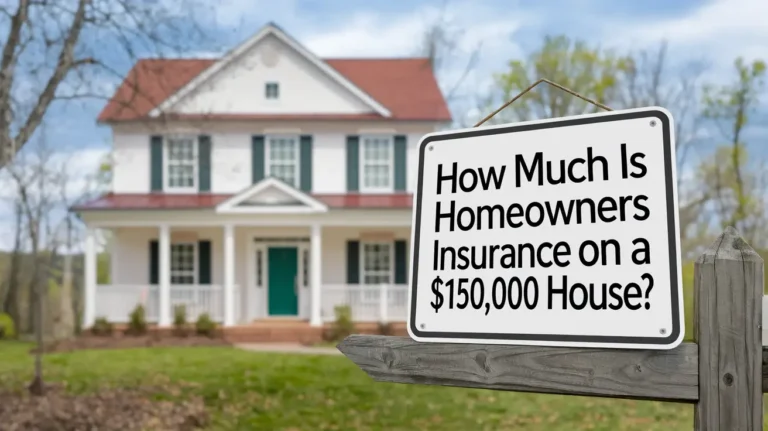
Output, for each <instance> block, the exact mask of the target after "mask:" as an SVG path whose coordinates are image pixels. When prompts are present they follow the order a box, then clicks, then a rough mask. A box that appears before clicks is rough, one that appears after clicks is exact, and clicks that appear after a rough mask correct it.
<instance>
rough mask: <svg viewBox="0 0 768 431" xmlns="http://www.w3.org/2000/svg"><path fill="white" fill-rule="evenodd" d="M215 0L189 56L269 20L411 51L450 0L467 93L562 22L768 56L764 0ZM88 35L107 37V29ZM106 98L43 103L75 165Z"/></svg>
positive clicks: (338, 52) (320, 47)
mask: <svg viewBox="0 0 768 431" xmlns="http://www.w3.org/2000/svg"><path fill="white" fill-rule="evenodd" d="M159 1H164V2H166V3H169V4H172V3H173V1H172V0H159ZM212 4H214V5H216V4H217V6H213V7H212V9H209V11H210V13H208V14H205V15H204V16H203V17H202V19H201V20H200V25H201V27H202V29H203V31H204V32H206V34H207V35H209V36H210V38H209V42H208V43H204V44H200V46H196V47H191V48H190V49H189V50H188V52H185V53H184V56H187V57H216V56H220V55H221V54H222V53H224V52H226V51H227V50H229V49H231V48H233V47H234V46H236V45H237V44H238V43H240V42H242V41H244V40H245V39H247V38H248V37H249V36H251V35H252V34H254V33H256V32H257V31H258V30H259V29H260V27H261V26H263V25H264V24H266V23H267V22H274V23H275V24H277V25H278V26H280V27H281V28H282V29H283V30H285V31H286V32H288V33H289V34H290V35H292V36H293V37H295V38H296V39H298V40H299V41H300V42H301V43H302V44H304V45H305V46H306V47H307V48H309V49H310V50H311V51H313V52H314V53H316V54H317V55H319V56H321V57H402V56H414V55H417V54H418V53H419V52H418V49H419V42H420V39H421V38H422V35H423V32H424V29H425V28H426V27H427V26H428V25H429V23H430V22H432V21H433V20H434V19H435V17H436V16H437V15H438V13H439V12H440V10H441V8H442V7H443V5H444V4H445V9H444V10H445V14H446V17H447V20H448V22H449V23H450V25H451V27H453V28H455V29H458V30H461V34H462V37H461V39H460V45H459V47H458V51H457V52H456V59H455V61H453V62H451V63H450V64H449V65H448V66H447V69H446V71H445V73H444V74H442V76H441V77H442V78H443V79H442V82H440V84H441V86H442V87H443V88H444V89H445V88H448V87H450V86H452V85H453V83H454V82H455V80H456V77H457V76H459V75H460V74H461V73H462V71H463V68H464V65H465V63H466V59H467V58H468V56H469V55H470V53H471V52H473V51H474V50H475V49H476V48H477V47H478V46H479V47H480V48H479V54H478V55H479V57H478V60H477V63H476V66H475V68H474V70H473V71H472V73H471V74H470V75H469V76H468V77H467V78H466V79H465V80H464V81H463V85H462V87H461V88H460V91H458V92H457V93H458V94H462V95H467V97H470V98H471V95H476V94H479V93H482V92H484V91H486V90H487V88H488V87H489V85H491V83H492V76H493V74H494V73H499V72H503V71H504V70H505V66H506V65H507V63H508V62H509V61H510V60H513V59H521V58H523V57H524V56H525V55H526V54H527V53H528V52H530V51H531V50H533V49H535V48H537V47H538V46H539V45H540V44H541V41H542V39H543V37H544V36H546V35H557V34H564V35H567V36H569V37H571V38H578V39H582V40H585V41H587V42H589V43H592V44H596V45H600V46H601V47H605V48H616V49H621V50H626V49H642V48H652V47H654V46H658V44H659V43H660V42H661V41H662V40H667V41H668V43H669V50H670V58H671V59H673V61H674V62H675V63H676V64H679V65H682V64H684V63H685V62H686V61H692V60H696V61H701V60H703V61H705V62H706V64H707V69H706V76H705V78H706V79H707V80H708V81H710V82H714V83H718V82H726V81H727V80H729V79H732V78H733V60H734V59H735V58H736V57H737V56H743V57H744V58H745V59H747V60H752V59H757V58H762V59H768V25H766V24H765V22H766V21H765V17H766V16H768V1H765V0H709V1H703V0H702V1H694V0H645V1H643V2H636V1H616V0H570V1H566V0H548V1H533V0H530V1H515V0H483V1H479V0H466V1H461V0H449V1H447V2H446V1H444V0H437V1H429V0H409V1H366V2H362V1H357V0H333V1H331V0H280V1H274V0H268V1H267V0H218V1H217V2H212ZM88 42H89V43H93V44H94V46H97V47H98V46H99V44H98V40H90V41H88ZM99 49H104V50H109V49H110V47H109V46H103V47H100V48H99ZM130 67H131V63H130V62H128V61H117V62H116V63H115V64H114V68H115V69H116V70H117V72H119V73H127V71H128V70H129V69H130ZM117 85H119V79H117V78H116V77H115V78H112V79H109V80H105V82H103V83H99V86H100V87H101V88H103V89H104V91H105V92H106V93H109V92H110V91H111V90H113V89H114V88H116V86H117ZM462 100H463V101H462ZM763 100H764V104H763V106H764V107H763V108H762V109H764V110H763V111H762V112H760V113H759V114H761V116H763V117H764V118H766V119H765V120H764V121H758V118H755V120H754V121H753V123H756V124H753V125H752V126H751V127H750V129H749V130H748V133H747V135H746V140H747V141H748V143H749V144H750V145H751V146H752V147H757V148H758V149H759V150H761V151H760V152H761V153H764V154H765V155H767V156H768V150H762V149H761V148H760V147H761V145H760V144H761V143H763V142H768V95H765V97H764V98H763ZM104 104H105V101H104V100H90V101H77V102H61V103H56V104H54V105H53V106H52V108H51V109H50V111H49V112H48V114H47V115H46V118H45V122H46V134H47V135H48V136H55V138H56V146H57V148H60V151H61V153H62V154H61V155H60V157H62V159H63V160H64V159H65V160H67V164H68V165H69V169H70V170H71V171H73V172H83V173H85V172H93V171H94V170H95V169H96V167H97V166H98V163H99V161H100V160H101V158H102V157H103V156H104V155H105V154H107V153H108V151H109V147H110V131H109V128H108V127H107V126H100V125H97V124H96V117H97V115H98V113H99V111H100V110H101V109H102V108H103V106H104ZM469 105H472V103H471V102H470V101H467V99H458V100H457V102H456V104H455V105H454V106H452V108H453V110H454V115H461V114H465V113H469V114H470V115H478V114H480V113H479V112H477V111H476V110H475V111H472V110H471V109H470V108H469ZM472 106H474V105H472ZM483 114H484V113H483ZM765 147H768V146H765ZM73 187H74V188H81V187H82V184H80V183H78V184H74V185H73ZM5 221H9V217H8V213H7V211H6V212H5V213H4V212H3V209H1V208H0V226H3V225H6V226H7V223H4V222H5ZM4 230H5V231H6V232H3V229H1V228H0V248H7V244H8V238H9V237H10V235H9V234H8V233H7V229H4Z"/></svg>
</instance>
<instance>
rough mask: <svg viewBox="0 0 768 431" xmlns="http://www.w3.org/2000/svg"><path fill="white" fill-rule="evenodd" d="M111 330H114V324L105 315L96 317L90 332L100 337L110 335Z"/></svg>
mask: <svg viewBox="0 0 768 431" xmlns="http://www.w3.org/2000/svg"><path fill="white" fill-rule="evenodd" d="M112 331H114V326H113V325H112V322H110V321H109V320H107V318H106V317H99V318H97V319H96V320H95V321H94V322H93V327H91V333H92V334H93V335H97V336H100V337H108V336H110V335H112Z"/></svg>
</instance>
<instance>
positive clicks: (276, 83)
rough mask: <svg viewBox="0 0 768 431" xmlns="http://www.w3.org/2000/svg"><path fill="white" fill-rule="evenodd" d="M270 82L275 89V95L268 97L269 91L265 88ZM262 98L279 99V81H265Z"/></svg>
mask: <svg viewBox="0 0 768 431" xmlns="http://www.w3.org/2000/svg"><path fill="white" fill-rule="evenodd" d="M270 84H274V85H275V89H276V90H277V94H276V95H275V97H269V91H268V90H267V89H268V88H269V86H270ZM264 98H265V99H266V100H280V83H279V82H277V81H267V82H265V83H264Z"/></svg>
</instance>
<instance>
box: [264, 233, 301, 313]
mask: <svg viewBox="0 0 768 431" xmlns="http://www.w3.org/2000/svg"><path fill="white" fill-rule="evenodd" d="M267 260H268V264H267V265H268V266H267V271H268V272H267V274H268V277H269V283H268V289H269V290H268V291H267V295H268V296H269V315H270V316H296V315H298V314H299V298H298V296H297V291H296V289H297V286H296V275H297V274H298V273H299V250H298V248H296V247H269V250H268V251H267Z"/></svg>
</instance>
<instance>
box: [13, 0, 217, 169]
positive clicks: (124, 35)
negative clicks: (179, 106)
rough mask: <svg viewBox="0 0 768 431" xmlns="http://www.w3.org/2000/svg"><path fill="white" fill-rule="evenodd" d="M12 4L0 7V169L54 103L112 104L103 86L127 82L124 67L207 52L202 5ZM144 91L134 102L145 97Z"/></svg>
mask: <svg viewBox="0 0 768 431" xmlns="http://www.w3.org/2000/svg"><path fill="white" fill-rule="evenodd" d="M9 3H10V2H4V3H3V5H0V23H3V24H5V25H6V27H7V28H8V33H7V35H6V36H5V40H4V41H3V46H2V54H1V57H0V113H2V115H0V167H3V166H5V165H7V164H8V163H9V162H10V160H11V158H12V157H13V156H14V155H15V154H16V153H17V152H18V151H19V150H21V148H22V147H23V146H24V145H26V144H27V142H29V140H30V138H31V137H32V136H33V135H34V134H35V131H36V130H37V129H38V127H39V126H40V123H41V122H42V120H43V117H44V116H45V114H46V112H48V110H49V108H50V107H51V105H52V104H53V103H54V102H56V101H57V100H72V99H81V98H93V97H96V98H105V99H106V98H109V97H110V96H111V88H110V86H109V85H105V83H107V82H110V81H111V80H112V79H115V78H117V77H119V78H122V72H121V71H120V70H121V69H122V67H121V65H122V64H123V63H125V62H134V61H135V60H136V59H137V58H139V57H142V56H164V55H167V54H173V53H177V52H186V51H188V50H189V49H190V48H191V47H194V48H195V49H203V48H204V47H205V46H206V45H205V44H204V42H205V39H204V38H202V37H201V36H202V35H203V32H202V31H201V26H198V25H197V24H196V23H197V22H198V19H197V17H198V16H200V15H199V10H200V7H203V5H206V2H204V1H195V0H179V1H177V2H149V1H132V0H77V1H72V2H64V1H34V0H18V1H17V2H15V4H14V5H10V4H9ZM205 7H214V5H213V4H211V3H207V5H206V6H205ZM140 90H141V89H139V88H138V87H137V88H136V89H135V91H133V95H134V96H136V97H142V94H141V91H140ZM145 97H148V96H145ZM121 102H122V103H124V104H125V106H126V109H131V106H132V105H133V103H132V100H125V99H123V100H122V101H121Z"/></svg>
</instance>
